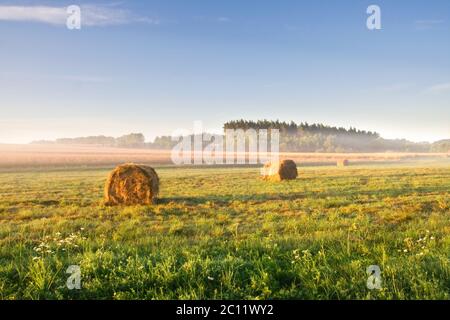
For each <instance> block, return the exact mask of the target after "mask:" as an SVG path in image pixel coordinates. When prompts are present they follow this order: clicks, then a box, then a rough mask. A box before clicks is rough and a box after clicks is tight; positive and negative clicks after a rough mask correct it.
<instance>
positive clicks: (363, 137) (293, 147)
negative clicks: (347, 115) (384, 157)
mask: <svg viewBox="0 0 450 320" xmlns="http://www.w3.org/2000/svg"><path fill="white" fill-rule="evenodd" d="M249 128H254V129H256V130H259V129H278V130H280V151H285V152H385V151H396V152H428V151H430V144H429V143H414V142H411V141H407V140H387V139H383V138H381V137H380V135H379V134H378V133H377V132H372V131H365V130H358V129H356V128H353V127H350V128H349V129H346V128H343V127H333V126H328V125H324V124H321V123H315V124H309V123H307V122H301V123H300V124H297V123H295V122H293V121H291V122H280V121H278V120H276V121H270V120H258V121H248V120H244V119H241V120H235V121H229V122H227V123H225V124H224V129H244V130H247V129H249ZM436 148H438V147H436ZM439 148H440V149H443V148H444V149H445V147H443V146H442V145H441V146H440V147H439Z"/></svg>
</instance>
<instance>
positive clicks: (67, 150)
mask: <svg viewBox="0 0 450 320" xmlns="http://www.w3.org/2000/svg"><path fill="white" fill-rule="evenodd" d="M170 154H171V151H170V150H149V149H121V148H109V147H99V146H77V145H71V146H67V145H0V169H10V168H28V167H33V168H36V167H43V168H49V167H51V168H55V167H84V166H88V167H105V166H116V165H117V164H119V163H129V162H133V163H147V164H152V165H165V164H167V165H169V164H172V161H171V157H170ZM280 158H288V159H292V160H294V161H295V162H297V163H302V164H305V165H308V164H329V165H335V164H336V162H337V160H338V159H343V158H345V159H348V160H349V161H351V162H352V163H364V162H395V161H403V160H420V159H438V158H445V159H446V158H447V154H446V153H281V154H280Z"/></svg>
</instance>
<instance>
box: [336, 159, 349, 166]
mask: <svg viewBox="0 0 450 320" xmlns="http://www.w3.org/2000/svg"><path fill="white" fill-rule="evenodd" d="M349 164H350V162H349V161H348V160H347V159H339V160H338V161H337V162H336V165H337V166H338V167H347V166H348V165H349Z"/></svg>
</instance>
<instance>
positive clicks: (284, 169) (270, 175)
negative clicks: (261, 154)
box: [261, 160, 298, 181]
mask: <svg viewBox="0 0 450 320" xmlns="http://www.w3.org/2000/svg"><path fill="white" fill-rule="evenodd" d="M261 173H262V176H263V179H265V180H273V181H282V180H295V179H297V176H298V171H297V165H296V164H295V162H294V161H293V160H283V161H281V162H267V163H266V164H265V165H264V167H263V168H262V172H261Z"/></svg>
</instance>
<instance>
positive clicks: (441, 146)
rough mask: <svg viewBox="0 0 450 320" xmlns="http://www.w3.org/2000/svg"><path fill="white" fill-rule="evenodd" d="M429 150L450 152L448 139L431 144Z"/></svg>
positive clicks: (449, 140)
mask: <svg viewBox="0 0 450 320" xmlns="http://www.w3.org/2000/svg"><path fill="white" fill-rule="evenodd" d="M431 152H449V153H450V139H446V140H439V141H436V142H435V143H433V144H432V145H431Z"/></svg>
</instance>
